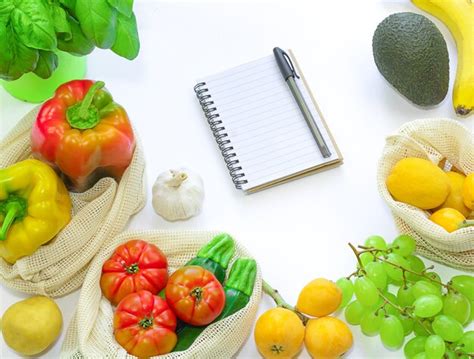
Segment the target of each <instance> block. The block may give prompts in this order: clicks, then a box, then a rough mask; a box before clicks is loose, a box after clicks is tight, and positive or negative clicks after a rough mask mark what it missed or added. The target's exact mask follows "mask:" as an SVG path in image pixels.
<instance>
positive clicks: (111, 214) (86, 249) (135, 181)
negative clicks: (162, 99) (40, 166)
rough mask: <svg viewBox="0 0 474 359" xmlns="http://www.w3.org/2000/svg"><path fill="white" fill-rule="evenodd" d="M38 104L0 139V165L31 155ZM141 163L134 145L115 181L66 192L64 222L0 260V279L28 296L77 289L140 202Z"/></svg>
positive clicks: (142, 197)
mask: <svg viewBox="0 0 474 359" xmlns="http://www.w3.org/2000/svg"><path fill="white" fill-rule="evenodd" d="M37 112H38V108H36V109H34V110H32V111H31V112H29V113H28V114H27V115H26V116H25V117H24V118H23V119H22V120H21V121H20V122H19V123H18V125H17V126H16V127H15V128H13V130H12V131H11V132H10V133H9V134H8V135H7V137H6V138H5V139H4V140H3V141H1V142H0V168H4V167H8V166H10V165H12V164H14V163H16V162H19V161H21V160H24V159H26V158H28V157H30V156H31V149H30V132H31V127H32V124H33V122H34V121H35V119H36V114H37ZM144 169H145V161H144V158H143V153H142V151H141V148H140V147H139V146H137V148H136V150H135V154H134V156H133V160H132V163H131V164H130V166H129V168H128V169H127V171H126V172H125V173H124V175H123V177H122V179H121V180H120V183H117V182H116V181H115V180H113V179H112V178H102V179H101V180H100V181H99V182H97V183H96V185H95V186H94V187H92V188H91V189H89V190H88V191H86V192H83V193H71V199H72V205H73V209H72V211H73V213H72V220H71V222H69V224H68V225H67V226H66V227H65V228H64V229H63V230H62V231H61V232H60V233H59V234H58V235H57V236H56V237H55V238H54V239H53V240H52V241H50V242H48V243H47V244H46V245H43V246H41V247H40V248H39V249H38V250H37V251H36V252H35V253H33V254H32V255H30V256H27V257H23V258H21V259H19V260H18V261H17V262H16V263H15V264H14V265H10V264H8V263H7V262H5V261H4V260H2V259H0V282H2V283H3V284H4V285H5V286H7V287H10V288H13V289H16V290H19V291H21V292H24V293H29V294H43V295H47V296H51V297H58V296H63V295H65V294H68V293H70V292H72V291H74V290H75V289H77V288H79V287H80V286H81V284H82V282H83V281H84V277H85V274H86V271H87V267H88V265H89V263H90V261H91V260H92V258H93V257H94V256H95V254H96V253H97V252H98V251H99V248H100V247H101V246H102V245H103V244H104V243H105V242H106V241H107V240H109V239H111V238H112V237H113V236H114V235H116V234H118V233H120V232H121V231H122V230H123V228H124V227H125V225H126V224H127V222H128V220H129V219H130V217H131V216H132V215H133V214H135V213H136V212H138V211H139V210H140V209H141V208H142V207H143V205H144V202H145V186H144V178H143V172H144Z"/></svg>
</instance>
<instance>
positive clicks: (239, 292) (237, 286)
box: [173, 258, 257, 352]
mask: <svg viewBox="0 0 474 359" xmlns="http://www.w3.org/2000/svg"><path fill="white" fill-rule="evenodd" d="M256 276H257V263H256V262H255V260H254V259H251V258H239V259H237V260H236V261H235V263H234V265H233V266H232V269H231V270H230V274H229V278H228V279H227V282H226V283H225V285H224V291H225V306H224V309H223V311H222V313H221V314H220V315H219V317H217V319H216V320H215V321H214V322H213V323H215V322H217V321H219V320H221V319H224V318H227V317H229V316H231V315H232V314H234V313H236V312H238V311H239V310H241V309H242V308H244V307H245V306H246V305H247V304H248V303H249V301H250V297H251V296H252V293H253V288H254V286H255V278H256ZM211 324H212V323H211ZM211 324H210V325H211ZM204 329H206V326H203V327H195V326H192V325H184V326H181V327H179V328H178V329H177V330H176V334H177V335H178V343H177V344H176V346H175V348H174V349H173V351H174V352H179V351H183V350H186V349H188V348H189V347H190V346H191V345H192V344H193V343H194V341H195V340H196V339H197V337H198V336H199V335H200V334H201V333H202V332H203V331H204Z"/></svg>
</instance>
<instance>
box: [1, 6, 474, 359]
mask: <svg viewBox="0 0 474 359" xmlns="http://www.w3.org/2000/svg"><path fill="white" fill-rule="evenodd" d="M136 2H137V4H136V6H135V9H136V10H135V11H136V14H137V17H138V21H139V28H140V29H139V31H140V36H141V43H142V49H141V52H140V55H139V57H138V58H137V59H136V60H135V61H133V62H129V61H127V60H124V59H121V58H119V57H117V56H115V55H114V54H113V53H112V52H110V51H101V50H96V51H94V53H93V54H92V55H90V56H89V60H88V74H87V76H88V77H89V78H91V79H96V80H99V79H100V80H104V81H105V82H106V85H107V87H108V89H109V90H110V91H111V92H112V94H113V96H114V98H115V100H116V101H117V102H119V103H121V104H122V105H123V106H125V108H126V109H127V111H128V114H129V116H130V118H131V120H132V121H133V123H134V124H135V127H136V128H137V131H138V134H139V136H140V138H141V140H142V142H143V146H144V149H145V155H146V161H147V169H146V172H147V178H148V202H147V205H146V207H145V208H144V209H143V210H142V211H141V212H140V213H139V214H137V215H136V216H135V217H134V218H133V219H132V221H131V223H130V226H129V228H130V229H173V230H180V229H217V230H223V231H228V232H229V233H231V234H233V235H234V236H235V238H236V239H238V240H240V241H241V242H242V243H244V244H245V245H246V246H247V248H248V249H249V250H250V251H251V252H252V253H253V254H254V256H255V257H256V258H257V259H258V261H259V264H260V265H261V268H262V271H263V274H264V277H265V279H266V280H267V281H268V282H269V283H271V284H272V285H273V286H274V287H275V288H278V289H279V290H280V291H281V293H282V294H283V296H284V297H285V298H286V299H287V300H288V301H289V302H292V303H294V302H295V301H296V299H297V296H298V294H299V291H300V290H301V288H302V287H303V286H304V285H305V284H306V283H307V282H309V281H310V280H312V279H314V278H316V277H325V278H329V279H333V280H336V279H338V278H339V277H341V276H346V275H348V274H349V273H351V272H352V271H353V269H354V268H355V259H354V257H353V255H352V253H351V251H350V249H349V247H348V246H347V242H348V241H351V242H354V243H362V242H363V241H364V239H365V238H366V237H367V236H369V235H371V234H380V235H383V236H385V237H386V238H387V239H389V240H391V239H393V238H394V237H395V236H396V234H397V233H396V229H395V226H394V222H393V220H392V218H391V215H390V212H389V209H388V207H387V206H386V205H385V203H384V202H383V201H382V199H381V197H380V196H379V194H378V192H377V188H376V178H375V174H376V168H377V161H378V158H379V156H380V154H381V151H382V148H383V146H384V139H385V137H386V136H387V135H389V134H391V133H393V132H394V131H396V129H397V128H398V127H399V126H400V125H402V124H403V123H405V122H407V121H410V120H414V119H417V118H424V117H454V112H453V109H452V105H451V90H452V83H453V80H454V71H455V64H456V51H455V45H454V41H453V39H452V37H451V36H450V34H449V32H448V31H447V29H446V27H445V26H444V25H443V24H441V23H440V22H439V21H437V20H434V22H435V23H436V24H437V25H438V27H439V29H440V30H441V32H442V33H443V34H444V35H445V39H446V42H447V44H448V49H449V53H450V59H451V81H450V85H451V87H450V90H449V93H448V96H447V97H446V99H445V100H444V101H443V102H442V103H441V104H440V105H439V106H437V107H436V108H433V109H430V110H424V109H420V108H417V107H415V106H413V105H412V104H410V103H409V102H408V101H406V100H405V99H404V98H402V97H401V96H400V95H398V94H397V93H396V92H395V91H394V90H393V89H392V88H391V87H390V86H389V85H388V84H387V83H386V81H385V80H384V79H383V78H382V76H381V75H380V74H379V72H378V71H377V68H376V67H375V64H374V62H373V58H372V47H371V42H372V34H373V32H374V30H375V28H376V26H377V24H378V23H379V22H380V21H381V20H382V19H383V18H385V17H386V16H388V15H389V14H391V13H394V12H400V11H413V12H420V11H418V9H416V8H415V7H414V6H413V5H411V4H410V2H409V1H404V2H393V1H392V2H375V1H372V2H368V1H367V2H364V4H362V2H356V1H347V2H329V1H325V2H322V1H320V2H318V1H310V0H308V1H295V0H291V1H290V0H288V1H273V2H270V1H262V0H260V1H255V0H254V1H241V2H237V1H212V2H204V1H198V0H195V1H188V2H186V3H177V2H175V1H169V2H153V1H136ZM330 3H333V4H332V5H331V4H330ZM336 3H337V4H336ZM274 46H280V47H282V48H291V49H293V50H294V53H295V55H296V57H297V59H298V62H299V63H300V65H301V67H302V69H303V71H304V74H305V76H306V78H307V80H308V82H309V84H310V86H311V87H312V90H313V92H314V94H315V96H316V99H317V101H318V103H319V105H320V108H321V110H322V112H323V114H324V115H325V117H326V119H327V121H328V124H329V127H330V128H331V130H332V132H333V135H334V137H335V138H336V141H337V143H338V144H339V147H340V149H341V151H342V153H343V155H344V157H345V164H344V165H343V166H342V167H339V168H336V169H333V170H330V171H326V172H323V173H320V174H317V175H313V176H309V177H306V178H303V179H300V180H297V181H294V182H291V183H288V184H285V185H282V186H279V187H275V188H272V189H269V190H266V191H263V192H260V193H257V194H252V195H248V196H246V195H244V194H243V193H241V192H240V191H237V190H235V189H234V187H233V185H232V183H231V181H230V179H229V175H228V173H227V171H226V167H225V165H224V163H223V161H222V158H221V154H220V153H219V151H218V150H217V148H216V144H215V142H214V140H213V138H212V135H211V132H210V131H209V127H208V125H207V123H206V121H205V120H204V118H203V115H202V112H201V109H200V107H199V105H198V103H197V101H196V99H195V97H194V93H193V90H192V88H193V85H194V84H195V79H196V78H198V77H201V76H203V75H206V74H211V73H214V72H217V71H220V70H224V69H226V68H228V67H231V66H234V65H238V64H240V63H242V62H245V61H249V60H252V59H256V58H258V57H262V56H265V55H268V54H270V53H271V50H272V48H273V47H274ZM31 108H32V105H30V104H25V103H21V102H19V101H17V100H15V99H13V98H11V97H10V96H9V95H8V94H6V93H5V91H3V90H0V138H2V137H3V136H4V135H5V134H6V133H7V132H8V131H9V129H10V128H12V127H13V126H14V125H15V123H16V121H18V120H19V119H20V118H21V116H22V115H23V114H25V113H26V112H27V111H28V110H29V109H31ZM462 121H463V123H464V124H465V125H467V126H468V127H470V128H474V116H471V118H470V119H467V120H462ZM183 165H184V166H187V167H190V168H192V169H194V170H195V171H196V172H198V173H200V174H201V175H202V177H203V180H204V184H205V187H206V199H205V202H204V208H203V212H202V214H201V215H199V216H198V217H195V218H192V219H190V220H188V221H185V222H178V223H169V222H166V221H164V220H163V219H162V218H160V217H158V216H157V215H156V214H155V213H154V212H153V209H152V207H151V201H150V196H151V186H152V184H153V182H154V180H155V178H156V176H157V175H158V173H160V172H162V171H164V170H167V169H170V168H174V167H180V166H183ZM428 262H429V261H428ZM436 267H437V270H438V271H439V272H440V273H441V274H442V276H443V278H444V279H445V280H447V279H448V278H449V276H451V275H453V273H457V271H455V270H452V269H449V268H447V267H444V266H441V265H437V266H436ZM78 295H79V293H78V292H76V293H73V294H71V295H68V296H66V297H64V298H59V299H58V300H57V302H58V304H59V305H60V307H61V309H62V312H63V315H64V319H65V326H66V325H67V324H68V322H69V320H70V318H71V316H72V314H73V310H74V306H75V303H76V302H77V299H78ZM24 297H25V295H23V294H21V293H17V292H13V291H11V290H9V289H6V288H4V287H0V298H1V299H0V313H2V312H3V311H5V309H6V308H7V307H8V306H9V305H11V304H13V303H14V302H16V301H18V300H19V299H21V298H24ZM272 305H273V303H272V301H271V299H269V298H268V297H264V298H263V300H262V303H261V306H260V313H262V312H263V311H265V310H267V309H269V308H270V307H271V306H272ZM351 329H352V330H353V334H354V338H355V345H354V348H353V350H352V351H351V352H350V353H349V355H348V356H347V357H349V358H376V357H380V355H381V353H383V355H384V357H402V356H403V353H402V351H397V352H390V351H388V350H386V349H384V348H383V346H382V344H381V343H380V340H379V339H378V338H377V337H374V338H367V337H365V336H363V335H362V334H361V332H360V329H359V328H358V327H352V328H351ZM64 332H65V328H64V330H63V334H62V337H61V339H62V338H63V335H64ZM61 339H60V340H59V341H58V342H57V343H56V344H55V345H54V347H52V348H51V349H50V350H49V351H47V352H46V353H44V356H43V357H45V358H56V357H58V353H59V350H60V346H61ZM0 343H1V357H3V358H10V357H16V354H15V353H14V352H12V351H11V350H10V349H9V348H8V347H7V346H6V345H5V343H4V342H3V339H0ZM238 357H239V358H257V357H258V353H257V350H256V347H255V343H254V341H253V338H252V337H250V339H249V340H248V342H247V343H246V345H245V346H244V347H243V348H242V351H241V352H240V354H239V356H238ZM300 357H301V358H309V356H308V354H307V353H306V352H303V353H302V354H301V356H300Z"/></svg>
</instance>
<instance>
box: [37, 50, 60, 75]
mask: <svg viewBox="0 0 474 359" xmlns="http://www.w3.org/2000/svg"><path fill="white" fill-rule="evenodd" d="M38 53H39V58H38V62H37V63H36V68H35V69H34V70H33V72H34V73H35V74H37V75H38V76H39V77H41V78H42V79H47V78H48V77H50V76H51V75H52V74H53V72H54V70H56V68H57V67H58V56H57V55H56V54H55V53H54V52H51V51H43V50H39V51H38Z"/></svg>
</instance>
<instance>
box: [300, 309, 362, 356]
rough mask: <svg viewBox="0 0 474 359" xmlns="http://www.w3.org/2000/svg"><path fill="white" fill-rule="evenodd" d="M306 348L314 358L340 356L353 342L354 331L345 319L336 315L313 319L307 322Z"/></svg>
mask: <svg viewBox="0 0 474 359" xmlns="http://www.w3.org/2000/svg"><path fill="white" fill-rule="evenodd" d="M304 343H305V345H306V349H307V350H308V352H309V354H310V355H311V357H313V358H314V359H332V358H339V357H340V356H341V355H342V354H344V353H346V352H347V351H348V350H349V349H350V348H351V347H352V343H353V338H352V333H351V331H350V329H349V327H348V326H347V325H346V323H344V322H343V321H341V320H339V319H337V318H334V317H323V318H318V319H311V320H310V321H309V322H308V323H307V324H306V334H305V338H304Z"/></svg>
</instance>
